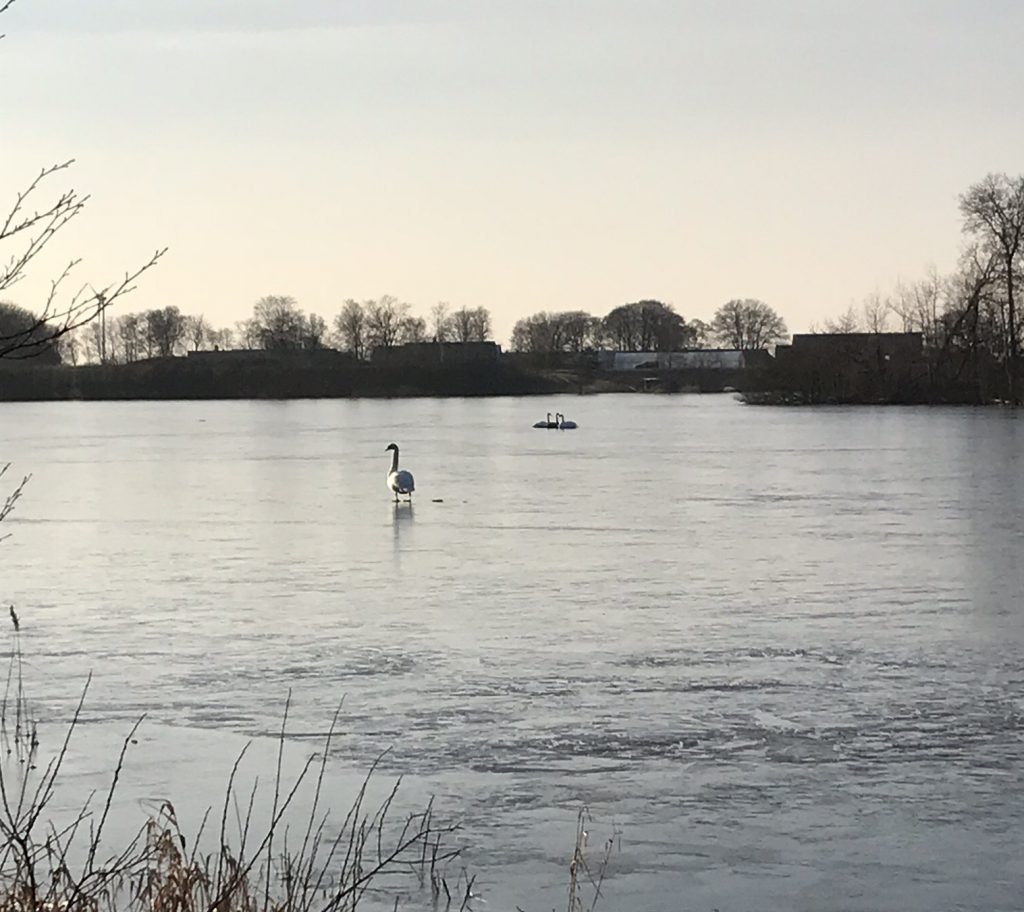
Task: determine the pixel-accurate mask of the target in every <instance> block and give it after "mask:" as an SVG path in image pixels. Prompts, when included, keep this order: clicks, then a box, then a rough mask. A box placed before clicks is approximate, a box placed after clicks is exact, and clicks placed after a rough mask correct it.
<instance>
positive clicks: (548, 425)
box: [534, 412, 558, 430]
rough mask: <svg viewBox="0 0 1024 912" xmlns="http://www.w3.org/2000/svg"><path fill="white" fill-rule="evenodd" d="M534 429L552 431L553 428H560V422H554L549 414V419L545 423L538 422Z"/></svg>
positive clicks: (549, 413)
mask: <svg viewBox="0 0 1024 912" xmlns="http://www.w3.org/2000/svg"><path fill="white" fill-rule="evenodd" d="M534 427H535V428H548V429H549V430H550V429H551V428H556V427H558V421H557V420H555V421H552V420H551V412H548V415H547V418H546V419H545V420H544V421H538V422H537V423H536V424H535V425H534Z"/></svg>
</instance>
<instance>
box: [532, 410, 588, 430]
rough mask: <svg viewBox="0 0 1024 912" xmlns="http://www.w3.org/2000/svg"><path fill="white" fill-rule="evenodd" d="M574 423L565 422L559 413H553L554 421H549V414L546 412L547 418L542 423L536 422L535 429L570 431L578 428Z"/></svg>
mask: <svg viewBox="0 0 1024 912" xmlns="http://www.w3.org/2000/svg"><path fill="white" fill-rule="evenodd" d="M578 426H579V425H577V424H576V422H575V421H566V420H565V415H563V414H562V413H561V412H555V420H554V421H552V420H551V412H548V414H547V418H546V419H545V420H544V421H538V422H537V423H536V424H535V425H534V427H535V428H547V429H548V430H555V431H571V430H573V429H574V428H576V427H578Z"/></svg>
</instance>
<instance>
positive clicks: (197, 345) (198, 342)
mask: <svg viewBox="0 0 1024 912" xmlns="http://www.w3.org/2000/svg"><path fill="white" fill-rule="evenodd" d="M212 333H213V327H212V326H210V324H209V323H207V322H206V318H205V317H204V316H203V315H202V314H198V315H197V316H187V317H185V339H186V340H187V342H188V346H189V348H190V349H191V350H192V351H199V350H200V349H202V348H203V346H204V345H206V344H207V343H208V342H209V341H210V335H211V334H212Z"/></svg>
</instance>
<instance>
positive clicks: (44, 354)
mask: <svg viewBox="0 0 1024 912" xmlns="http://www.w3.org/2000/svg"><path fill="white" fill-rule="evenodd" d="M63 335H67V333H64V334H63ZM60 338H61V336H58V335H55V334H54V329H53V327H51V326H50V325H49V324H48V323H46V322H45V321H40V320H39V318H38V317H37V316H36V315H35V314H34V313H32V312H31V311H30V310H26V309H25V308H24V307H19V306H18V305H17V304H12V303H11V302H10V301H0V347H2V345H3V340H4V339H10V340H18V344H17V345H16V346H13V347H12V348H11V349H10V350H9V351H7V352H5V353H4V354H5V356H6V357H8V358H11V359H24V358H31V359H32V360H33V361H35V362H37V363H42V364H59V363H60V354H59V353H58V351H57V349H56V348H55V347H54V344H53V343H54V342H55V341H56V340H57V339H60Z"/></svg>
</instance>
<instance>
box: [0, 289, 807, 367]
mask: <svg viewBox="0 0 1024 912" xmlns="http://www.w3.org/2000/svg"><path fill="white" fill-rule="evenodd" d="M37 324H38V320H36V318H35V317H34V316H33V315H32V314H31V313H30V312H29V311H27V310H24V309H23V308H20V307H18V306H16V305H14V304H11V303H0V336H2V334H3V333H4V332H5V330H4V327H5V326H8V327H33V326H34V327H36V328H35V333H36V335H37V336H38V337H39V338H38V341H37V343H36V344H37V346H38V347H40V348H43V347H45V348H49V349H50V351H49V352H48V353H47V354H46V355H45V357H44V361H49V362H50V363H59V362H61V361H63V362H64V363H66V364H71V365H77V364H83V363H89V362H94V363H108V364H128V363H132V362H136V361H141V360H144V359H148V358H159V357H168V356H175V355H183V354H185V353H187V352H189V351H210V350H218V349H219V350H227V349H233V348H237V349H258V350H267V351H285V350H291V351H313V350H316V349H321V348H334V349H337V350H339V351H346V352H350V353H351V354H353V355H354V356H355V357H356V358H360V359H363V358H368V357H369V356H370V353H371V352H372V351H373V349H375V348H391V347H393V346H396V345H403V344H405V343H410V342H429V341H435V342H486V341H489V340H490V339H491V336H492V326H491V314H490V311H489V310H488V309H487V308H485V307H472V308H471V307H462V308H458V309H452V308H451V307H450V305H448V304H447V303H446V302H443V301H442V302H439V303H438V304H435V305H434V306H433V307H432V308H431V309H430V312H429V316H428V318H424V317H422V316H417V315H416V314H414V313H413V312H412V307H411V305H409V304H407V303H405V302H404V301H400V300H398V299H397V298H395V297H392V296H390V295H383V296H382V297H380V298H376V299H370V300H366V301H362V302H359V301H355V300H352V299H349V300H347V301H345V302H344V304H343V305H342V307H341V310H340V311H339V312H338V313H337V314H336V315H335V316H334V317H333V319H332V320H331V322H330V323H328V322H327V321H326V320H325V319H324V318H323V317H322V316H320V315H319V314H316V313H306V312H305V311H303V310H302V308H300V307H299V305H298V302H297V301H296V300H295V298H293V297H290V296H288V295H267V296H264V297H262V298H260V299H259V300H258V301H257V302H256V303H255V305H253V310H252V316H250V317H248V318H247V319H244V320H240V321H238V322H237V323H236V324H235V325H234V326H233V327H231V328H219V329H218V328H214V327H213V326H212V325H211V324H210V323H209V321H208V320H207V319H206V318H205V317H204V316H203V315H202V314H198V315H196V314H186V313H183V312H182V311H181V310H180V308H178V307H175V306H170V307H163V308H159V309H153V310H143V311H138V312H132V313H125V314H119V315H116V316H115V315H112V314H109V313H107V312H104V313H102V314H101V315H100V318H99V319H95V320H92V321H89V322H88V323H86V324H85V325H83V326H81V327H76V328H74V330H73V331H69V332H67V333H64V334H62V335H61V336H60V337H59V339H58V340H57V344H56V345H55V346H50V345H46V344H45V343H46V342H47V340H49V339H50V336H51V335H52V333H50V332H48V331H46V328H45V327H42V328H40V327H39V326H38V325H37ZM12 331H13V330H12ZM785 338H787V330H786V324H785V322H784V321H783V320H782V318H781V317H780V316H779V315H778V314H777V313H775V311H774V310H772V309H771V308H770V307H768V305H766V304H764V303H763V302H761V301H757V300H753V299H743V300H734V301H730V302H728V303H727V304H725V305H723V306H722V307H721V308H719V310H718V312H717V313H716V314H715V317H714V319H713V320H712V321H711V323H704V322H703V321H701V320H696V319H695V320H689V321H687V320H685V319H684V318H683V317H682V316H681V315H680V314H678V313H677V312H676V311H675V309H674V308H673V307H672V306H671V305H670V304H664V303H662V302H660V301H654V300H644V301H637V302H634V303H630V304H622V305H620V306H618V307H616V308H614V309H613V310H612V311H611V312H610V313H609V314H607V316H605V317H594V316H591V315H590V314H589V313H587V312H585V311H582V310H574V311H559V312H549V311H541V312H539V313H536V314H533V315H531V316H529V317H524V318H523V319H521V320H519V321H518V322H517V323H516V325H515V328H514V329H513V331H512V339H511V347H512V349H513V350H514V351H518V352H534V353H536V352H583V351H595V350H602V349H605V350H607V349H612V350H618V351H678V350H681V349H687V348H706V347H708V345H710V344H718V345H721V346H722V347H724V348H744V349H752V348H767V347H769V346H770V345H773V344H775V343H777V342H781V341H783V340H784V339H785ZM33 353H34V354H41V352H33Z"/></svg>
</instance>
